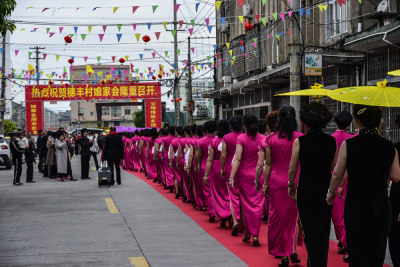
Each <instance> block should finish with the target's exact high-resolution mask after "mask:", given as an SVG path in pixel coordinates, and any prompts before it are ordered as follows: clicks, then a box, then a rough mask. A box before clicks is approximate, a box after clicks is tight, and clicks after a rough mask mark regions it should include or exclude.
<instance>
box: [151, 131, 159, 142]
mask: <svg viewBox="0 0 400 267" xmlns="http://www.w3.org/2000/svg"><path fill="white" fill-rule="evenodd" d="M150 136H151V139H152V140H153V142H154V141H155V140H156V139H157V137H158V131H157V128H151V130H150Z"/></svg>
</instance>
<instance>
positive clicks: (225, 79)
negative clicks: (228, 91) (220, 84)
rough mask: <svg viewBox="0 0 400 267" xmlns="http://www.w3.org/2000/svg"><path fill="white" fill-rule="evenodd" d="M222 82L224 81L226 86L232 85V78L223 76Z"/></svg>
mask: <svg viewBox="0 0 400 267" xmlns="http://www.w3.org/2000/svg"><path fill="white" fill-rule="evenodd" d="M222 80H223V81H224V86H227V85H229V84H231V83H232V77H231V76H223V77H222Z"/></svg>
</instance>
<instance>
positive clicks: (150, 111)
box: [145, 98, 161, 128]
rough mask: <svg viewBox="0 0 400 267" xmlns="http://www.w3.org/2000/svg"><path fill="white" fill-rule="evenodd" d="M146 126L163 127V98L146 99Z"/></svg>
mask: <svg viewBox="0 0 400 267" xmlns="http://www.w3.org/2000/svg"><path fill="white" fill-rule="evenodd" d="M145 101H146V103H145V106H146V116H145V118H146V127H151V128H153V127H155V128H161V99H160V98H158V99H146V100H145Z"/></svg>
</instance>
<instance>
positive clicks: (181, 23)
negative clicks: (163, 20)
mask: <svg viewBox="0 0 400 267" xmlns="http://www.w3.org/2000/svg"><path fill="white" fill-rule="evenodd" d="M182 25H183V20H180V21H179V26H180V27H181V28H182Z"/></svg>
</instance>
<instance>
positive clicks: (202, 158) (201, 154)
mask: <svg viewBox="0 0 400 267" xmlns="http://www.w3.org/2000/svg"><path fill="white" fill-rule="evenodd" d="M203 130H204V132H205V133H206V135H205V137H203V138H202V139H200V140H198V141H197V146H198V149H197V159H198V161H197V163H198V165H197V168H198V170H200V181H202V180H203V178H204V175H205V173H206V165H207V158H208V147H209V146H210V144H211V142H212V141H213V139H214V138H215V132H216V131H217V122H216V121H215V120H210V121H206V122H205V123H204V124H203ZM203 195H204V201H205V206H206V209H207V212H208V215H209V216H210V219H209V222H210V223H213V222H215V208H214V202H213V200H212V195H211V183H210V181H207V182H206V183H203Z"/></svg>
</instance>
